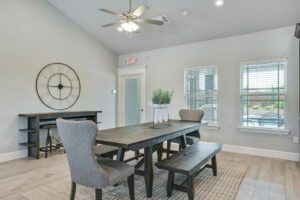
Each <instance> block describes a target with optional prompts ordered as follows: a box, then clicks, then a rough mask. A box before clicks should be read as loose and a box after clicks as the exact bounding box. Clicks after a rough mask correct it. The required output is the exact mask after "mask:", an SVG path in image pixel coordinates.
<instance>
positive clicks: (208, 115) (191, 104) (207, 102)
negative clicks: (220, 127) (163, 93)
mask: <svg viewBox="0 0 300 200" xmlns="http://www.w3.org/2000/svg"><path fill="white" fill-rule="evenodd" d="M184 84H185V86H184V88H185V89H184V91H185V92H184V94H185V104H186V107H187V108H188V109H202V110H204V117H203V121H207V122H209V124H210V123H212V124H216V123H217V91H218V77H217V67H199V68H192V69H186V70H185V71H184Z"/></svg>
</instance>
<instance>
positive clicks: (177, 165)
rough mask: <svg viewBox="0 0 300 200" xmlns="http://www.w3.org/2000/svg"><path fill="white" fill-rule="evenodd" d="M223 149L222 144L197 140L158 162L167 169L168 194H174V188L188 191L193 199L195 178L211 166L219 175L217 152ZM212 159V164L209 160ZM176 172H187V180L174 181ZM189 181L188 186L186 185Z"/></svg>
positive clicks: (158, 165) (215, 174) (161, 167)
mask: <svg viewBox="0 0 300 200" xmlns="http://www.w3.org/2000/svg"><path fill="white" fill-rule="evenodd" d="M221 149H222V145H221V144H216V143H209V142H197V143H195V144H193V145H191V146H189V147H188V148H186V149H184V150H183V151H180V152H178V153H176V154H174V155H173V156H171V157H169V158H167V159H165V160H162V161H160V162H158V163H156V166H157V167H158V168H160V169H164V170H167V171H168V172H169V174H168V183H167V196H168V197H171V196H172V190H173V189H176V190H180V191H183V192H187V194H188V197H189V200H193V199H194V196H195V192H194V185H193V179H194V177H195V176H196V175H197V174H199V173H200V172H201V171H202V170H203V169H205V168H211V169H212V171H213V174H214V176H217V160H216V154H217V153H218V152H220V151H221ZM209 160H211V163H212V164H211V165H209V164H207V162H208V161H209ZM175 173H179V174H185V175H186V176H187V180H186V181H184V182H183V183H182V184H180V185H176V184H175V183H174V176H175ZM186 182H187V187H186V186H184V185H185V183H186Z"/></svg>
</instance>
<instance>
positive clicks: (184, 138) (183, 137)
mask: <svg viewBox="0 0 300 200" xmlns="http://www.w3.org/2000/svg"><path fill="white" fill-rule="evenodd" d="M180 147H181V148H182V149H185V148H186V147H187V143H186V137H185V135H182V136H180Z"/></svg>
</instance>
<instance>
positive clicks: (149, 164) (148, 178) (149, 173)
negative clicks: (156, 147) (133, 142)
mask: <svg viewBox="0 0 300 200" xmlns="http://www.w3.org/2000/svg"><path fill="white" fill-rule="evenodd" d="M152 152H153V149H152V147H146V148H144V154H145V155H144V158H145V171H144V178H145V185H146V194H147V197H148V198H150V197H152V188H153V159H152Z"/></svg>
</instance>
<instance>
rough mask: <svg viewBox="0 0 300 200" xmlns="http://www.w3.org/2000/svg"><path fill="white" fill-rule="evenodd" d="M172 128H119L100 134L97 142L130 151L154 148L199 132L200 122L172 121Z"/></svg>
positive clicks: (145, 125) (142, 126)
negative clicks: (166, 141)
mask: <svg viewBox="0 0 300 200" xmlns="http://www.w3.org/2000/svg"><path fill="white" fill-rule="evenodd" d="M170 124H171V126H165V127H162V128H159V129H154V128H152V126H153V124H152V123H143V124H138V125H132V126H124V127H117V128H112V129H107V130H101V131H99V132H98V135H97V138H96V142H97V143H100V144H106V145H111V146H117V147H123V148H128V149H132V150H134V149H140V148H144V147H147V146H153V145H154V144H158V143H161V142H164V141H165V140H169V139H172V138H176V137H179V136H181V135H185V134H187V133H189V132H192V131H195V130H199V128H200V125H201V123H200V122H186V121H180V120H171V121H170Z"/></svg>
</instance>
